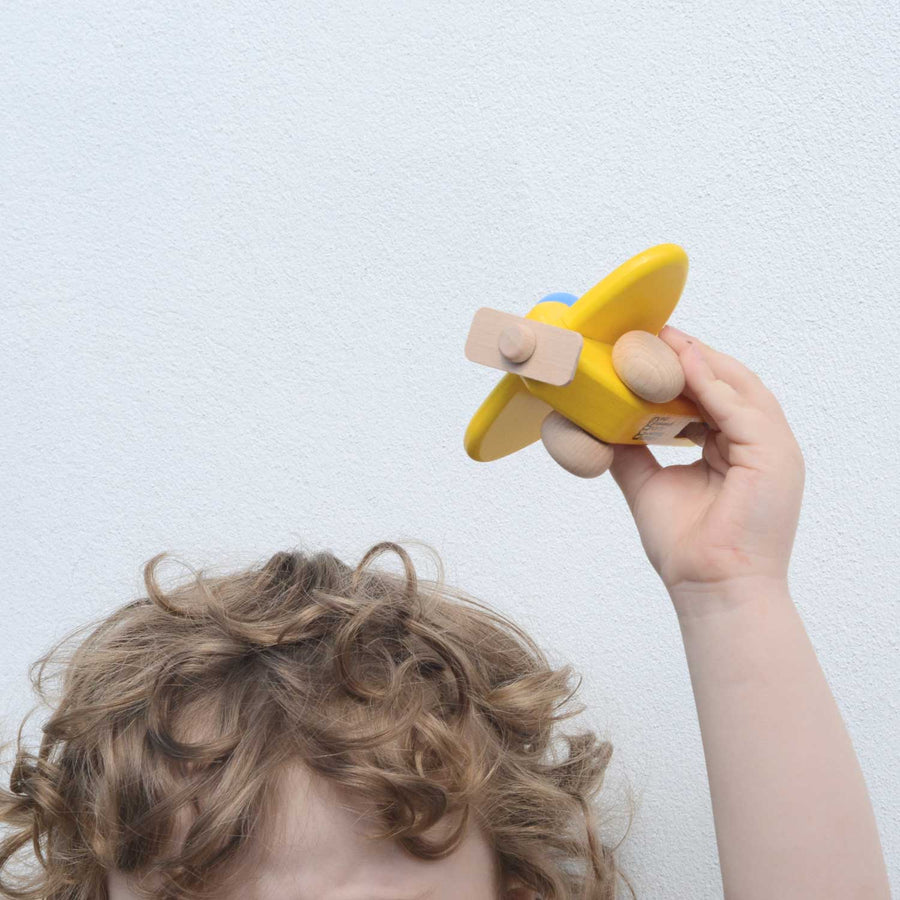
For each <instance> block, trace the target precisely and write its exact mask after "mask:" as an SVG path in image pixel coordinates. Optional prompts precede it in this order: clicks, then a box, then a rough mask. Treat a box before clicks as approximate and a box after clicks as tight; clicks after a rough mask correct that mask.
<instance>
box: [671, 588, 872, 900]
mask: <svg viewBox="0 0 900 900" xmlns="http://www.w3.org/2000/svg"><path fill="white" fill-rule="evenodd" d="M678 606H679V608H681V609H689V610H690V613H689V614H687V613H686V614H683V615H680V616H679V622H680V626H681V633H682V638H683V640H684V647H685V652H686V654H687V661H688V667H689V669H690V675H691V684H692V686H693V690H694V698H695V700H696V704H697V714H698V717H699V720H700V730H701V734H702V737H703V749H704V753H705V755H706V767H707V772H708V776H709V784H710V793H711V795H712V807H713V815H714V819H715V828H716V840H717V843H718V847H719V859H720V864H721V868H722V879H723V883H724V888H725V896H726V897H727V898H734V900H756V898H760V900H762V898H765V900H778V898H792V900H794V898H801V897H802V898H806V897H809V898H812V897H815V898H831V897H834V898H841V900H848V898H863V897H865V898H882V897H883V898H888V897H889V887H888V881H887V872H886V870H885V865H884V858H883V855H882V851H881V845H880V842H879V838H878V831H877V828H876V824H875V817H874V814H873V812H872V807H871V803H870V801H869V796H868V791H867V789H866V784H865V781H864V779H863V776H862V772H861V770H860V767H859V763H858V761H857V758H856V754H855V752H854V750H853V746H852V744H851V742H850V738H849V735H848V734H847V731H846V729H845V727H844V723H843V720H842V719H841V715H840V712H839V711H838V708H837V705H836V703H835V701H834V698H833V697H832V694H831V691H830V689H829V687H828V684H827V682H826V681H825V676H824V674H823V672H822V669H821V668H820V666H819V662H818V660H817V659H816V655H815V651H814V650H813V647H812V645H811V644H810V641H809V638H808V636H807V634H806V630H805V629H804V627H803V622H802V621H801V619H800V616H799V614H798V612H797V610H796V609H795V607H794V603H793V600H792V599H791V596H790V593H789V590H788V586H787V585H786V584H782V583H781V582H762V583H747V584H745V585H743V586H741V587H740V588H732V589H730V590H729V591H728V596H725V597H712V596H705V597H703V596H697V597H692V598H690V599H689V600H687V601H686V599H685V598H680V599H679V603H678Z"/></svg>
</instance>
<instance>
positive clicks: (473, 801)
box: [0, 327, 888, 900]
mask: <svg viewBox="0 0 900 900" xmlns="http://www.w3.org/2000/svg"><path fill="white" fill-rule="evenodd" d="M661 337H662V338H663V339H664V340H666V341H667V343H669V345H670V346H671V347H673V349H674V350H675V351H676V352H677V353H678V355H679V358H680V360H681V363H682V366H683V368H684V370H685V377H686V382H687V389H686V390H685V394H686V395H687V396H688V397H689V398H690V399H691V400H693V401H694V402H696V403H697V404H698V405H699V407H700V409H701V410H702V412H703V414H704V418H705V419H706V420H707V421H708V422H709V423H712V425H713V429H712V430H711V431H710V433H709V434H708V436H707V437H706V440H705V444H704V447H703V455H702V458H701V459H698V460H697V461H696V462H694V463H692V464H690V465H677V466H670V467H668V468H661V467H660V466H659V465H658V463H657V462H656V460H655V458H654V457H653V455H652V454H651V451H650V450H649V449H648V448H647V447H644V446H637V445H627V446H626V445H617V446H616V447H615V462H614V463H613V466H612V469H611V473H612V476H613V478H614V479H615V481H616V483H617V484H618V486H619V487H620V488H621V490H622V492H623V494H624V496H625V499H626V501H627V503H628V506H629V509H630V510H631V512H632V514H633V516H634V518H635V522H636V524H637V527H638V530H639V533H640V536H641V540H642V544H643V547H644V549H645V551H646V553H647V556H648V557H649V560H650V562H651V564H652V565H653V567H654V569H655V570H656V571H657V573H658V574H659V576H660V577H661V579H662V581H663V583H664V584H665V586H666V588H667V590H668V593H669V595H670V597H671V599H672V602H673V604H674V607H675V611H676V613H677V616H678V622H679V625H680V628H681V633H682V637H683V641H684V647H685V651H686V653H687V660H688V664H689V668H690V675H691V682H692V685H693V690H694V696H695V698H696V703H697V710H698V714H699V720H700V728H701V732H702V737H703V747H704V752H705V755H706V762H707V770H708V775H709V783H710V791H711V794H712V803H713V812H714V816H715V826H716V838H717V842H718V847H719V857H720V861H721V870H722V879H723V883H724V889H725V896H726V897H728V898H740V900H751V898H765V900H771V898H830V897H834V898H838V897H839V898H842V900H843V898H849V897H860V898H861V897H866V898H887V897H888V884H887V876H886V872H885V866H884V861H883V858H882V854H881V848H880V846H879V839H878V834H877V831H876V826H875V821H874V817H873V814H872V809H871V806H870V803H869V799H868V796H867V792H866V786H865V783H864V781H863V777H862V774H861V772H860V769H859V765H858V763H857V760H856V757H855V754H854V751H853V748H852V746H851V743H850V741H849V738H848V736H847V732H846V731H845V729H844V726H843V723H842V721H841V717H840V714H839V712H838V709H837V707H836V705H835V703H834V700H833V699H832V696H831V694H830V692H829V689H828V686H827V684H826V682H825V679H824V677H823V675H822V671H821V669H820V668H819V665H818V662H817V660H816V657H815V653H814V651H813V649H812V647H811V645H810V643H809V640H808V639H807V636H806V633H805V631H804V628H803V624H802V622H801V620H800V618H799V616H798V614H797V611H796V610H795V608H794V605H793V601H792V599H791V595H790V592H789V589H788V563H789V557H790V553H791V548H792V545H793V541H794V534H795V531H796V527H797V520H798V516H799V509H800V501H801V495H802V492H803V482H804V463H803V458H802V455H801V452H800V449H799V447H798V445H797V442H796V440H795V439H794V436H793V434H792V433H791V429H790V427H789V426H788V423H787V421H786V420H785V417H784V414H783V412H782V410H781V407H780V406H779V404H778V402H777V400H776V399H775V397H774V396H773V395H772V394H771V393H770V392H769V391H768V390H767V389H766V388H765V386H764V385H763V384H762V382H761V381H760V380H759V378H758V377H757V376H756V375H755V374H753V373H752V372H751V371H749V370H748V369H747V368H745V367H744V366H743V365H742V364H741V363H739V362H738V361H737V360H735V359H733V358H732V357H729V356H727V355H724V354H722V353H718V352H716V351H715V350H713V349H711V348H710V347H708V346H706V345H704V344H702V343H700V342H699V341H697V340H694V339H691V338H689V337H688V336H686V335H684V334H683V333H681V332H678V331H676V330H675V329H673V328H669V327H667V328H665V329H664V330H663V331H662V333H661ZM385 549H392V550H394V551H395V552H396V553H397V554H398V555H399V556H400V558H401V560H402V562H403V565H404V567H405V575H404V577H400V576H398V575H393V574H389V573H387V572H383V571H377V570H374V569H371V568H369V567H368V564H369V563H370V562H371V561H372V560H373V559H374V558H375V557H376V556H377V555H378V554H379V553H380V552H382V551H383V550H385ZM159 559H160V557H159V556H158V557H155V558H154V559H153V560H151V561H150V562H149V563H148V564H147V566H146V567H145V570H144V572H145V583H146V588H147V597H146V598H144V599H140V600H137V601H135V602H133V603H130V604H128V605H127V606H125V607H123V608H121V609H119V610H118V611H117V612H115V613H114V614H113V615H111V616H109V617H108V618H107V619H106V620H105V621H103V622H102V623H101V624H100V625H99V626H98V627H96V628H95V629H94V630H93V631H92V632H91V634H90V635H89V636H88V637H87V639H86V640H84V641H83V643H81V645H80V646H78V647H77V648H76V649H75V651H74V653H73V655H72V657H71V659H70V660H67V664H66V666H65V668H64V669H63V675H64V680H63V684H62V696H61V700H60V702H59V704H58V707H57V709H56V710H55V712H54V713H53V715H52V716H51V718H50V719H49V721H48V722H47V724H46V725H45V726H44V729H43V730H44V736H43V739H42V742H41V747H40V751H39V753H38V754H37V755H36V756H34V755H31V754H29V753H28V752H26V751H25V750H23V749H22V747H21V731H20V733H19V750H18V754H17V758H16V762H15V765H14V767H13V771H12V775H11V778H10V791H9V792H5V791H4V792H3V794H2V798H0V821H2V822H4V823H5V824H6V825H7V826H9V827H11V829H12V830H11V832H10V834H9V836H8V837H6V839H5V841H4V843H3V844H2V846H0V875H2V871H3V869H4V868H7V869H8V867H9V864H10V863H11V861H12V857H13V856H14V854H16V853H17V852H18V851H19V850H20V849H22V848H25V847H26V846H29V847H32V848H33V849H34V851H35V852H36V854H37V855H38V858H39V860H40V862H41V868H40V869H39V870H38V873H37V875H36V877H35V878H34V880H33V882H32V884H31V886H28V885H19V886H18V887H17V886H16V884H15V883H14V882H13V879H12V877H11V876H10V875H7V876H5V877H3V879H2V881H0V894H2V896H4V897H9V898H13V897H14V898H48V900H63V898H65V900H89V898H90V900H100V898H110V900H129V898H137V897H144V896H146V897H166V898H201V897H219V898H225V897H227V898H248V900H261V898H268V897H273V898H278V900H414V898H422V900H424V898H426V897H427V898H431V900H449V898H453V900H498V898H504V900H534V898H537V897H542V898H544V900H575V898H591V900H598V898H612V897H614V896H617V886H619V887H620V886H621V885H622V884H623V883H626V884H627V882H625V880H624V878H623V877H621V873H619V871H618V868H617V864H616V860H615V856H614V854H613V850H612V848H610V847H608V846H606V845H604V844H603V843H602V842H601V841H600V840H599V838H598V837H597V834H596V827H595V813H594V809H593V806H592V801H593V799H594V797H595V795H596V793H597V791H598V790H599V787H600V785H601V782H602V779H603V773H604V769H605V767H606V764H607V762H608V760H609V756H610V752H611V750H610V746H609V744H607V743H606V742H603V741H600V740H598V739H597V737H596V735H594V734H593V733H591V732H587V733H584V732H580V733H569V732H567V731H565V730H564V726H563V724H562V723H563V720H564V719H565V718H566V717H567V716H570V715H572V714H573V711H572V710H570V709H569V708H568V706H567V701H568V699H569V697H570V696H571V694H572V688H571V685H570V679H571V675H572V672H571V670H570V668H569V667H568V666H566V667H563V668H561V669H554V668H552V667H551V666H550V665H549V664H548V662H547V659H546V658H545V656H544V655H543V654H542V652H541V651H540V649H539V648H538V647H537V646H536V645H535V644H534V643H533V641H532V640H531V639H530V638H529V637H528V636H527V635H526V634H524V633H523V632H522V631H520V630H519V629H518V628H517V627H516V626H515V625H514V624H513V623H512V622H510V621H508V620H507V619H505V618H503V617H501V616H498V615H496V614H495V613H492V612H490V611H489V610H488V609H487V608H486V607H484V606H482V605H481V604H478V603H477V602H475V601H474V600H472V599H470V598H468V597H467V596H465V595H463V594H462V593H461V592H458V591H454V590H452V589H450V588H447V587H446V586H444V585H443V582H442V579H440V578H439V579H438V580H437V581H435V582H421V581H417V578H416V573H415V571H414V568H413V566H412V563H411V561H410V559H409V556H408V555H407V554H406V552H405V551H404V550H402V549H401V548H400V547H398V546H397V545H395V544H379V545H376V546H375V547H373V548H372V549H371V550H370V551H369V553H367V554H366V555H365V557H364V558H363V560H362V561H361V563H360V564H359V566H357V567H356V568H354V569H351V568H350V567H348V566H345V565H344V564H343V563H341V562H340V561H339V560H337V559H335V557H334V556H332V555H331V554H328V553H319V554H316V555H304V554H302V553H277V554H276V555H275V556H273V557H272V558H271V559H270V560H269V561H268V562H267V563H266V564H265V565H264V566H262V567H260V568H258V569H257V568H254V569H251V570H249V571H245V572H242V573H239V574H234V575H230V576H226V577H215V578H214V577H209V576H207V577H201V576H202V573H201V576H198V578H197V579H196V581H195V582H194V583H190V584H187V585H182V586H180V587H178V588H176V589H173V590H171V591H170V592H165V591H163V590H162V589H161V588H160V586H159V585H158V583H157V581H156V578H155V576H154V569H155V565H156V563H158V561H159ZM53 654H54V651H50V653H48V654H46V655H45V656H44V657H43V658H42V659H41V660H40V661H39V668H38V669H37V677H36V679H35V682H36V686H37V688H38V690H39V691H40V690H41V677H42V674H43V672H44V668H45V666H46V664H47V663H48V661H50V660H51V658H53ZM575 711H577V710H575ZM563 745H565V749H564V750H563ZM690 890H691V887H690V886H688V885H685V886H684V887H683V888H682V889H681V891H680V892H678V891H677V888H676V887H675V886H673V893H676V892H678V893H680V895H682V896H684V895H686V894H687V893H689V892H690Z"/></svg>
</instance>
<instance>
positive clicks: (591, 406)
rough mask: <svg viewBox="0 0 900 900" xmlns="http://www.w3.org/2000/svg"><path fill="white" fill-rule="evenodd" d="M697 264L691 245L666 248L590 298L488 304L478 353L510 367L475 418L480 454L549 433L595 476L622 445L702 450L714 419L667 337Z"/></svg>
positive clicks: (556, 450)
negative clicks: (694, 394)
mask: <svg viewBox="0 0 900 900" xmlns="http://www.w3.org/2000/svg"><path fill="white" fill-rule="evenodd" d="M687 269H688V261H687V255H686V254H685V252H684V250H682V249H681V247H679V246H677V245H675V244H660V245H658V246H656V247H651V248H650V249H649V250H645V251H644V252H643V253H639V254H638V255H637V256H635V257H633V258H632V259H630V260H629V261H628V262H626V263H624V264H623V265H621V266H619V268H618V269H616V270H615V271H614V272H612V273H611V274H610V275H608V276H607V277H606V278H604V279H603V281H601V282H600V283H599V284H597V285H595V286H594V287H593V288H591V289H590V290H589V291H588V292H587V293H586V294H583V295H582V296H581V297H580V298H577V297H575V296H574V295H572V294H551V295H549V296H548V297H545V298H544V299H543V300H541V301H540V302H539V303H538V304H537V305H536V306H534V307H533V308H532V309H531V311H530V312H528V313H527V314H526V315H525V316H524V317H522V316H515V315H511V314H509V313H504V312H500V311H499V310H494V309H489V308H487V307H483V308H482V309H479V310H478V311H477V312H476V313H475V316H474V318H473V320H472V326H471V328H470V330H469V336H468V340H467V342H466V356H467V357H468V358H469V359H470V360H472V361H473V362H477V363H481V364H482V365H486V366H491V367H492V368H496V369H501V370H504V371H505V373H506V374H505V375H504V376H503V377H502V378H501V379H500V381H499V383H498V384H497V386H496V387H495V388H494V389H493V390H492V391H491V392H490V394H488V396H487V398H486V399H485V400H484V402H483V403H482V404H481V406H480V407H479V408H478V410H477V411H476V413H475V415H474V416H473V417H472V420H471V422H469V426H468V428H467V429H466V434H465V440H464V444H465V448H466V452H467V453H468V454H469V456H470V457H471V458H472V459H474V460H477V461H479V462H489V461H491V460H495V459H500V458H501V457H503V456H507V455H509V454H510V453H514V452H515V451H516V450H521V449H522V448H523V447H527V446H528V445H529V444H532V443H534V442H535V441H537V440H538V439H539V438H540V439H542V440H543V443H544V445H545V446H546V448H547V450H548V452H549V453H550V455H551V456H552V457H553V459H555V460H556V461H557V462H558V463H559V464H560V465H561V466H563V467H564V468H565V469H567V470H568V471H570V472H572V473H573V474H575V475H579V476H580V477H582V478H592V477H595V476H597V475H600V474H602V473H603V472H605V471H606V470H607V469H608V468H609V466H610V465H611V464H612V459H613V450H612V447H610V446H609V445H610V444H664V445H669V446H691V445H693V444H701V445H702V444H703V441H704V439H705V435H706V432H707V431H708V425H707V423H706V422H704V420H703V417H702V415H701V414H700V412H699V410H698V409H697V407H696V405H695V404H694V403H692V402H691V401H690V400H688V398H687V397H685V396H683V395H682V392H683V390H684V372H683V371H682V368H681V363H680V362H679V360H678V356H677V354H676V353H675V351H674V350H672V348H671V347H669V345H668V344H666V342H665V341H663V340H662V339H660V338H659V337H657V335H658V333H659V331H660V329H661V328H662V327H663V325H665V324H666V321H667V320H668V318H669V316H670V315H671V314H672V310H673V309H674V308H675V306H676V305H677V303H678V300H679V298H680V297H681V291H682V288H683V287H684V283H685V280H686V279H687Z"/></svg>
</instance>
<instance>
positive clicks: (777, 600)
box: [668, 575, 793, 623]
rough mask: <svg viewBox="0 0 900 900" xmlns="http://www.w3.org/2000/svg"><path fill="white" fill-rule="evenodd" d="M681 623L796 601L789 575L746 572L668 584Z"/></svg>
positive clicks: (791, 603)
mask: <svg viewBox="0 0 900 900" xmlns="http://www.w3.org/2000/svg"><path fill="white" fill-rule="evenodd" d="M668 591H669V597H670V598H671V600H672V605H673V606H674V607H675V612H676V613H677V614H678V619H679V621H681V622H682V623H685V622H691V621H700V620H703V619H705V618H707V617H710V616H714V617H719V616H722V615H728V614H730V613H732V612H736V611H740V610H746V609H747V608H748V607H767V606H773V605H774V606H782V605H789V606H790V605H793V600H792V598H791V592H790V587H789V585H788V582H787V579H786V578H778V577H774V576H762V575H760V576H745V577H742V578H734V579H730V580H728V581H725V582H711V583H707V584H703V583H694V584H689V585H688V584H681V585H678V586H676V587H673V588H668Z"/></svg>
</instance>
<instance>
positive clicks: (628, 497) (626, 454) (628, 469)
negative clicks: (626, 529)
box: [609, 444, 662, 515]
mask: <svg viewBox="0 0 900 900" xmlns="http://www.w3.org/2000/svg"><path fill="white" fill-rule="evenodd" d="M661 468H662V466H661V465H660V464H659V462H658V461H657V459H656V457H655V456H654V455H653V453H652V452H651V451H650V448H649V447H647V446H646V445H645V444H614V445H613V461H612V465H611V466H610V467H609V473H610V475H612V477H613V479H614V480H615V482H616V484H617V485H618V486H619V488H620V489H621V491H622V493H623V494H624V496H625V501H626V502H627V503H628V508H629V509H630V510H631V512H632V515H633V514H634V504H635V501H636V500H637V496H638V494H639V493H640V490H641V487H642V485H643V484H644V482H645V481H646V480H647V479H648V478H650V477H651V476H652V475H654V474H656V473H657V472H658V471H659V470H660V469H661Z"/></svg>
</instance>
